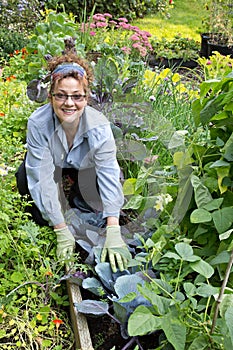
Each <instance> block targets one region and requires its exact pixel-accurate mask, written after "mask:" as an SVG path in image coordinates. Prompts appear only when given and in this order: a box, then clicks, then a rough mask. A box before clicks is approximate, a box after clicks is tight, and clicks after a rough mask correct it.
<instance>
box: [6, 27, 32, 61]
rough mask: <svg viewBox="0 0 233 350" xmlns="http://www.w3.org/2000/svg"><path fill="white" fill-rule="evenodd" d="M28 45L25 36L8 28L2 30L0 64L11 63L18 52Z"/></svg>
mask: <svg viewBox="0 0 233 350" xmlns="http://www.w3.org/2000/svg"><path fill="white" fill-rule="evenodd" d="M27 43H28V39H27V38H26V37H25V34H22V33H20V32H18V31H14V30H9V29H6V28H1V29H0V64H2V65H3V64H4V63H5V62H6V61H9V59H10V56H11V55H13V53H14V52H15V51H16V50H21V49H22V48H24V47H25V46H26V44H27Z"/></svg>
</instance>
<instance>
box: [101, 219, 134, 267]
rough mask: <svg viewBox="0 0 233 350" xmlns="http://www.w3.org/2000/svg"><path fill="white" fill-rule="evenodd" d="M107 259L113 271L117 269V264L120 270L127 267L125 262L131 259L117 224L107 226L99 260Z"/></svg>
mask: <svg viewBox="0 0 233 350" xmlns="http://www.w3.org/2000/svg"><path fill="white" fill-rule="evenodd" d="M107 256H108V259H109V262H110V266H111V268H112V271H113V272H116V271H117V265H118V268H119V270H120V271H123V270H125V269H126V268H127V262H128V260H130V259H131V254H130V252H129V250H128V247H127V245H126V243H125V242H124V240H123V239H122V236H121V228H120V226H119V225H113V226H107V228H106V240H105V243H104V247H103V250H102V254H101V262H105V261H106V259H107Z"/></svg>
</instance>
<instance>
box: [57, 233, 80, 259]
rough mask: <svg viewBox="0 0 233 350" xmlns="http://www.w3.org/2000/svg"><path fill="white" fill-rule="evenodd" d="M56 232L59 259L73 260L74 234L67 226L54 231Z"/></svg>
mask: <svg viewBox="0 0 233 350" xmlns="http://www.w3.org/2000/svg"><path fill="white" fill-rule="evenodd" d="M54 232H55V233H56V235H57V258H58V259H69V258H71V256H72V254H73V252H74V248H75V239H74V237H73V235H72V233H71V232H70V230H69V229H68V227H67V226H66V227H63V228H57V229H54Z"/></svg>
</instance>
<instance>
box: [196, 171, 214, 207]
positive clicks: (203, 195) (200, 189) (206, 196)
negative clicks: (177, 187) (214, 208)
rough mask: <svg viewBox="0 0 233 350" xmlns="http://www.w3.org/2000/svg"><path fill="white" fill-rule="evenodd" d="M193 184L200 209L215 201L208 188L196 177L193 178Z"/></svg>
mask: <svg viewBox="0 0 233 350" xmlns="http://www.w3.org/2000/svg"><path fill="white" fill-rule="evenodd" d="M191 183H192V185H193V188H194V195H195V201H196V204H197V207H198V208H202V207H203V206H204V205H206V204H208V203H210V201H212V200H213V198H212V196H211V194H210V191H209V190H208V188H207V187H206V186H205V185H204V184H203V183H202V182H201V180H200V179H199V177H197V176H196V175H192V176H191Z"/></svg>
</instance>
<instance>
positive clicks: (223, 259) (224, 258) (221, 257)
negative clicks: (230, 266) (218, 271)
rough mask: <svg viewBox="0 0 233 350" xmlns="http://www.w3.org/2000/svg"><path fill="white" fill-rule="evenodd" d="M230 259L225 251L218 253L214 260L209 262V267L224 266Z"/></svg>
mask: <svg viewBox="0 0 233 350" xmlns="http://www.w3.org/2000/svg"><path fill="white" fill-rule="evenodd" d="M229 259H230V253H228V252H227V251H226V250H224V251H222V252H221V253H219V254H218V255H217V256H216V257H215V258H213V259H212V260H211V261H210V264H211V265H219V264H226V263H228V261H229Z"/></svg>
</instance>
